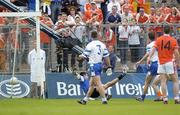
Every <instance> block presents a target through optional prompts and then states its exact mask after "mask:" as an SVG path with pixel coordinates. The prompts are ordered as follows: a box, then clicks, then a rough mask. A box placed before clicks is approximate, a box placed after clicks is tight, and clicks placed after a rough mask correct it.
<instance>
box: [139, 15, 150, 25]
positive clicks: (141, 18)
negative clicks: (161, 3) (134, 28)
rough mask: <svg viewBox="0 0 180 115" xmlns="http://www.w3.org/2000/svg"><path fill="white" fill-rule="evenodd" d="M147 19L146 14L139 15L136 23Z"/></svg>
mask: <svg viewBox="0 0 180 115" xmlns="http://www.w3.org/2000/svg"><path fill="white" fill-rule="evenodd" d="M147 20H148V17H147V16H145V15H144V16H139V19H138V23H145V22H146V21H147Z"/></svg>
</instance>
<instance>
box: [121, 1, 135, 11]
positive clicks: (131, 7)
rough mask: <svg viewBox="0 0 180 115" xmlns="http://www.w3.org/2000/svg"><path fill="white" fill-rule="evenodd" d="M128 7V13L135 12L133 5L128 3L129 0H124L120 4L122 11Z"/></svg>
mask: <svg viewBox="0 0 180 115" xmlns="http://www.w3.org/2000/svg"><path fill="white" fill-rule="evenodd" d="M127 8H128V9H129V12H130V13H135V12H136V11H134V7H133V5H132V4H131V3H129V0H125V3H124V4H123V5H122V13H123V12H124V10H126V9H127Z"/></svg>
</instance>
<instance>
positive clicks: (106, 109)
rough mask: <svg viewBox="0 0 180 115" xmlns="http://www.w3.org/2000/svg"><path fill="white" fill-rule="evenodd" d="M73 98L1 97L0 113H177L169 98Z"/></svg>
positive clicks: (176, 107)
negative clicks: (81, 101) (79, 100)
mask: <svg viewBox="0 0 180 115" xmlns="http://www.w3.org/2000/svg"><path fill="white" fill-rule="evenodd" d="M76 101H77V99H46V100H38V99H2V100H0V115H180V105H175V104H174V101H173V100H170V101H169V104H168V105H164V104H162V102H153V101H152V100H145V102H137V101H136V100H134V99H112V100H110V101H109V103H108V105H102V104H101V101H100V100H96V101H90V102H89V103H88V104H87V105H79V104H78V103H77V102H76Z"/></svg>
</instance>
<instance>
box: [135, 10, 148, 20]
mask: <svg viewBox="0 0 180 115" xmlns="http://www.w3.org/2000/svg"><path fill="white" fill-rule="evenodd" d="M136 21H137V23H141V24H146V23H147V22H148V21H149V16H148V15H147V14H146V13H145V12H144V8H140V9H139V13H137V15H136Z"/></svg>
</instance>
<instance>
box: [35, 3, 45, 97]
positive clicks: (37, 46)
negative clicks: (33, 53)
mask: <svg viewBox="0 0 180 115" xmlns="http://www.w3.org/2000/svg"><path fill="white" fill-rule="evenodd" d="M39 5H40V3H39V0H36V12H39ZM36 49H37V59H38V60H37V66H38V67H37V69H36V71H37V76H36V77H40V81H38V82H39V83H40V84H38V85H40V86H41V92H40V93H41V95H42V96H43V98H45V95H44V83H43V81H42V79H41V78H42V76H43V73H42V69H44V68H41V66H40V65H41V61H42V60H41V59H40V58H41V57H40V19H39V16H37V17H36Z"/></svg>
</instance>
